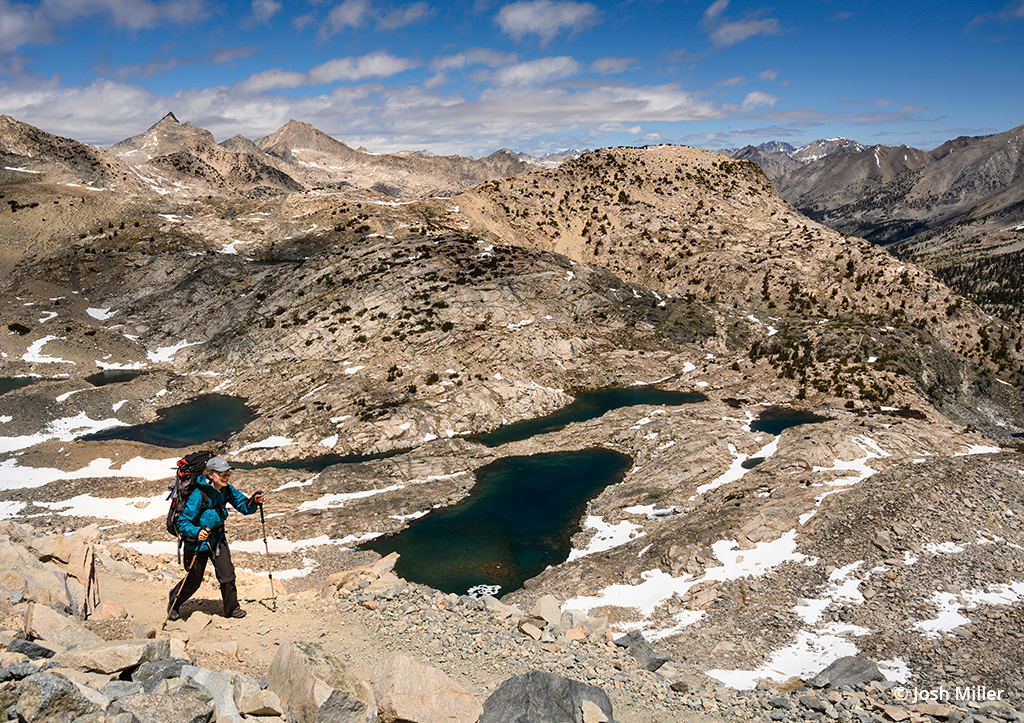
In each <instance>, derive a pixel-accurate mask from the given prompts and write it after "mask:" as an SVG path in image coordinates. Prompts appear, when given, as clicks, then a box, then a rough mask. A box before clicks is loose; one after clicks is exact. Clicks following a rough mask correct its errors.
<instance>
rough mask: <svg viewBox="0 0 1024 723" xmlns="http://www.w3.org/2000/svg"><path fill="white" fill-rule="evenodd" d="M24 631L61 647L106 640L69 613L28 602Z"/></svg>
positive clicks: (86, 644)
mask: <svg viewBox="0 0 1024 723" xmlns="http://www.w3.org/2000/svg"><path fill="white" fill-rule="evenodd" d="M25 633H26V634H27V635H28V636H29V637H30V638H33V639H35V640H45V641H46V642H49V643H54V644H56V645H59V646H60V647H62V648H76V647H82V646H85V647H89V646H92V645H102V644H103V643H104V642H106V641H105V640H104V639H103V638H101V637H100V636H99V635H97V634H96V633H94V632H92V631H91V630H89V629H88V628H86V627H85V626H84V625H82V624H81V623H80V622H78V621H77V620H75V619H74V618H73V617H71V616H70V615H64V614H63V613H59V612H57V611H56V610H54V609H53V608H50V607H47V606H46V605H40V604H39V603H34V602H30V603H29V604H28V610H27V611H26V613H25Z"/></svg>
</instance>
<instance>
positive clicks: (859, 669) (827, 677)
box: [807, 655, 885, 688]
mask: <svg viewBox="0 0 1024 723" xmlns="http://www.w3.org/2000/svg"><path fill="white" fill-rule="evenodd" d="M873 680H885V676H884V675H882V672H881V671H880V670H879V669H878V666H877V665H876V664H875V663H872V662H871V661H869V660H865V659H864V658H860V657H858V656H856V655H847V656H845V657H843V658H839V659H837V660H834V661H833V662H832V664H831V665H829V666H828V667H827V668H825V669H824V670H823V671H821V672H820V673H818V674H817V675H816V676H814V677H813V678H811V679H810V680H808V681H807V684H808V685H809V686H811V687H812V688H838V687H840V686H843V685H848V686H850V687H851V688H853V687H856V686H858V685H860V684H861V683H869V682H871V681H873Z"/></svg>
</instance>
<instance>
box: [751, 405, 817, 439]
mask: <svg viewBox="0 0 1024 723" xmlns="http://www.w3.org/2000/svg"><path fill="white" fill-rule="evenodd" d="M827 421H828V417H822V416H820V415H817V414H811V413H810V412H804V411H801V410H799V409H786V408H785V407H769V408H768V409H766V410H764V411H763V412H761V414H759V415H758V417H757V419H756V420H754V421H753V422H751V423H750V429H751V430H752V431H755V432H767V433H768V434H774V435H775V436H776V437H777V436H779V435H780V434H782V430H784V429H789V428H790V427H796V426H799V425H801V424H815V423H817V422H827Z"/></svg>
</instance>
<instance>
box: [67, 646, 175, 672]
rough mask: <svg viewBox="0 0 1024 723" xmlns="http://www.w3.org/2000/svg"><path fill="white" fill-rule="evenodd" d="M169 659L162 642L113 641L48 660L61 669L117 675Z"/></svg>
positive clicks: (168, 647) (77, 649)
mask: <svg viewBox="0 0 1024 723" xmlns="http://www.w3.org/2000/svg"><path fill="white" fill-rule="evenodd" d="M170 655H171V645H170V641H169V640H168V639H166V638H163V639H161V640H115V641H112V642H109V643H108V642H103V643H102V644H100V645H88V646H80V647H77V648H74V649H72V650H65V651H64V652H63V653H57V655H55V656H53V657H52V658H51V660H52V661H53V662H54V663H58V664H60V666H61V667H64V668H72V669H74V670H84V671H91V672H94V673H116V672H118V671H121V670H127V669H128V668H134V667H136V666H138V665H142V664H143V663H148V662H150V661H153V660H164V659H166V658H169V657H170Z"/></svg>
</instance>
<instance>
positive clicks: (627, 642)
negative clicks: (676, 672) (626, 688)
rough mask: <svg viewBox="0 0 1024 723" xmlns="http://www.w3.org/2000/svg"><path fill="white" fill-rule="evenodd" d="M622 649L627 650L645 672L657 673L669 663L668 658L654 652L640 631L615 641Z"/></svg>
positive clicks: (629, 633) (632, 631)
mask: <svg viewBox="0 0 1024 723" xmlns="http://www.w3.org/2000/svg"><path fill="white" fill-rule="evenodd" d="M615 644H616V645H618V646H619V647H620V648H626V650H628V651H629V654H630V655H632V656H633V657H634V658H635V659H636V662H637V663H639V664H640V667H642V668H643V669H644V670H650V671H655V670H657V669H658V668H660V667H661V666H662V665H664V664H665V663H667V662H668V659H669V658H668V656H667V655H662V654H661V653H656V652H654V648H652V647H651V644H650V643H648V642H647V639H646V638H644V635H643V633H641V632H640V631H639V630H631V631H630V632H628V633H626V634H625V635H623V636H622V637H621V638H617V639H616V640H615Z"/></svg>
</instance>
